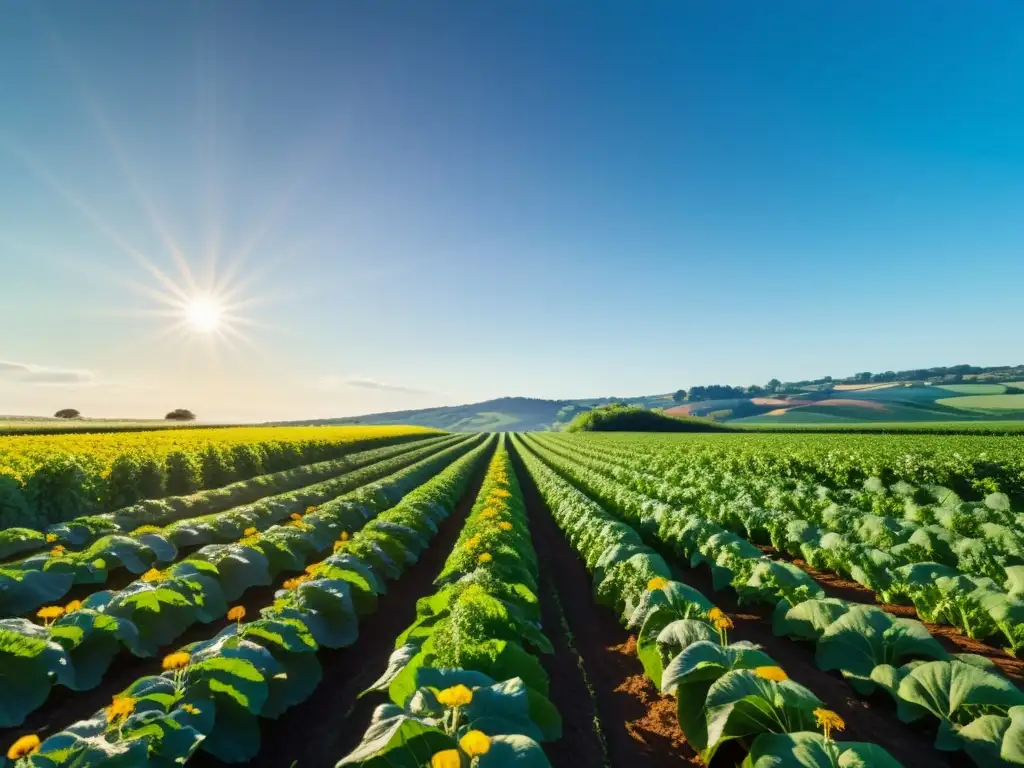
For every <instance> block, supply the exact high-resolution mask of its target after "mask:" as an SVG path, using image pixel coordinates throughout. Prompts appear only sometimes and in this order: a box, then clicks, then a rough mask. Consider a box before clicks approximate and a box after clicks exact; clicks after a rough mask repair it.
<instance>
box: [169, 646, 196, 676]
mask: <svg viewBox="0 0 1024 768" xmlns="http://www.w3.org/2000/svg"><path fill="white" fill-rule="evenodd" d="M191 660H192V657H191V656H190V655H189V654H188V653H186V652H185V651H176V652H175V653H171V654H168V655H167V656H164V663H163V667H164V669H165V670H167V671H168V672H170V671H177V670H179V669H184V668H185V667H187V666H188V663H189V661H191Z"/></svg>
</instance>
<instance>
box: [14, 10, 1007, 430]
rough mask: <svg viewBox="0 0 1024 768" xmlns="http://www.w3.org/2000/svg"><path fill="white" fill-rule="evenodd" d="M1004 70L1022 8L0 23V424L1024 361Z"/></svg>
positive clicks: (575, 393)
mask: <svg viewBox="0 0 1024 768" xmlns="http://www.w3.org/2000/svg"><path fill="white" fill-rule="evenodd" d="M1022 73H1024V4H1022V3H1020V2H1018V1H1017V0H1008V1H1007V2H1001V3H997V2H974V3H963V2H952V1H951V0H938V1H936V0H920V1H918V2H909V1H907V2H893V0H864V1H863V2H856V3H849V2H822V0H807V1H806V2H787V1H785V0H782V1H781V2H761V1H760V0H758V1H757V2H754V1H753V0H751V1H750V2H722V3H719V2H697V1H696V0H694V1H690V0H664V1H658V0H649V1H645V2H642V3H629V2H622V1H621V0H620V1H617V2H600V1H595V0H586V2H583V1H582V0H581V1H578V2H560V3H553V2H548V1H544V2H542V1H541V0H515V1H514V2H512V1H511V0H499V1H497V2H480V1H479V0H460V1H459V2H454V1H452V2H444V1H442V2H436V1H431V2H423V0H408V1H407V2H391V1H388V0H379V1H376V2H362V1H360V2H355V1H352V2H349V1H348V0H336V1H334V2H312V1H306V2H288V3H284V2H253V1H252V0H249V1H247V2H244V3H243V2H227V1H224V2H171V1H170V0H167V1H162V0H161V1H160V2H133V1H130V0H120V1H118V2H111V1H109V0H89V2H78V3H76V2H59V3H58V2H52V3H47V2H41V1H40V0H31V1H30V0H17V1H12V0H0V329H3V330H2V333H0V413H7V414H12V413H13V414H50V413H52V412H53V411H55V410H56V409H57V408H60V407H76V408H79V409H80V410H82V411H83V412H84V413H86V414H87V415H95V416H161V415H162V414H163V413H164V412H166V411H167V410H169V409H171V408H175V407H187V408H191V409H193V410H194V411H196V412H197V413H198V414H199V415H200V417H201V418H206V419H217V420H241V419H244V420H264V419H276V418H293V417H294V418H301V417H317V416H336V415H348V414H356V413H362V412H367V411H377V410H393V409H399V408H418V407H427V406H431V405H440V404H455V403H460V402H471V401H475V400H483V399H487V398H490V397H495V396H501V395H528V396H535V397H566V398H570V397H589V396H598V395H620V396H626V395H639V394H649V393H654V392H664V391H670V390H674V389H676V388H678V387H680V386H691V385H694V384H711V383H723V384H750V383H755V382H756V383H763V382H765V381H767V380H768V379H770V378H772V377H778V378H780V379H797V378H803V377H815V376H821V375H825V374H830V375H833V376H842V375H848V374H851V373H854V372H856V371H860V370H873V371H877V370H886V369H897V368H910V367H918V366H930V365H952V364H956V363H963V362H970V363H973V364H981V365H995V364H1004V363H1020V362H1022V358H1024V354H1022V352H1024V342H1022V339H1024V334H1022V333H1021V332H1020V328H1021V323H1022V321H1021V308H1022V306H1024V248H1022V246H1024V76H1022ZM197 301H198V303H196V302H197ZM217 305H223V306H220V309H218V306H217ZM228 305H230V306H228ZM218 320H219V322H218ZM210 326H216V328H215V329H214V331H213V332H209V331H208V330H206V329H208V328H209V327H210Z"/></svg>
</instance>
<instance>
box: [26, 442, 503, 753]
mask: <svg viewBox="0 0 1024 768" xmlns="http://www.w3.org/2000/svg"><path fill="white" fill-rule="evenodd" d="M471 444H472V445H475V446H476V447H475V448H473V449H472V450H470V451H469V452H468V453H466V452H465V449H466V448H469V447H470V445H471ZM460 448H461V450H460V452H461V453H462V454H463V455H462V456H461V458H458V459H456V460H455V461H454V462H450V459H451V458H452V457H451V456H450V457H449V464H448V466H447V468H446V469H444V470H443V471H440V472H439V473H438V472H437V470H438V469H439V467H438V466H434V467H432V468H431V472H430V473H429V474H430V475H431V477H430V479H428V480H426V481H425V482H422V481H423V480H424V479H425V475H419V476H418V481H419V482H420V484H419V487H417V488H415V490H411V492H409V491H410V489H409V487H403V488H398V487H394V488H392V489H391V491H392V492H395V493H399V492H400V493H402V494H405V495H404V496H403V498H402V499H401V500H400V501H398V502H397V503H394V501H393V502H392V504H391V505H389V506H391V508H390V509H389V510H388V511H385V512H383V513H382V514H380V515H378V516H376V517H375V518H374V519H372V520H370V521H369V522H368V523H366V525H365V526H363V527H361V528H360V529H359V530H357V531H356V532H355V533H350V528H358V527H359V526H360V525H361V522H360V521H358V520H354V519H352V518H351V517H350V516H349V515H348V514H347V512H351V511H352V509H351V508H348V509H347V510H346V511H345V512H343V511H342V510H341V509H340V508H339V509H336V510H334V512H331V513H327V512H320V511H318V512H316V513H310V514H308V515H305V516H304V518H303V520H301V521H297V522H300V523H301V525H298V526H290V527H289V528H287V529H286V532H287V536H288V538H289V539H290V544H291V547H292V549H293V550H294V551H295V552H296V553H297V560H299V561H304V560H305V559H306V558H304V557H302V556H301V555H298V553H299V552H300V551H301V552H309V553H313V552H318V551H321V550H324V549H331V550H332V554H330V555H329V556H327V557H326V558H324V559H322V560H320V561H319V562H316V563H313V564H311V565H308V566H307V567H306V568H305V572H304V573H302V574H301V575H300V576H297V577H293V578H290V579H287V580H286V581H285V582H284V584H283V585H282V588H281V589H279V590H278V591H277V592H276V593H275V596H274V600H273V602H272V604H270V605H268V606H265V607H264V608H262V609H261V611H260V613H261V615H260V617H259V618H256V619H254V620H250V621H245V619H246V615H245V610H244V608H242V607H240V606H236V607H235V608H232V609H230V610H228V611H227V616H228V618H229V619H231V620H232V621H233V622H234V623H232V624H230V625H229V626H228V627H227V628H225V629H224V630H223V631H221V632H220V633H219V634H218V635H217V636H216V637H214V638H212V639H209V640H205V641H201V642H196V643H191V644H189V645H186V646H184V647H183V648H181V649H179V650H177V651H175V652H174V653H171V654H169V655H167V656H165V657H164V659H163V663H162V667H163V671H162V673H160V674H154V675H147V676H144V677H141V678H139V679H138V680H136V681H135V682H134V683H132V684H131V685H129V686H128V687H127V688H126V689H125V690H124V691H122V692H120V693H119V694H117V695H115V696H114V697H113V700H112V702H111V704H110V705H109V706H108V707H105V708H103V709H101V710H99V711H98V712H96V714H95V715H94V716H92V717H91V718H89V719H87V720H83V721H81V722H78V723H75V724H74V725H72V726H70V727H68V728H66V729H65V730H63V731H61V732H59V733H56V734H54V735H53V736H51V737H49V738H47V739H46V740H45V741H42V743H41V744H40V743H39V740H38V738H37V737H35V736H33V735H31V734H30V735H28V736H25V737H23V738H22V739H21V740H19V742H18V743H16V745H15V746H14V747H12V750H11V752H10V753H9V755H8V756H9V758H11V759H15V760H16V764H17V766H19V768H29V767H30V766H32V767H34V768H43V767H45V768H55V767H56V766H72V765H73V766H76V768H90V767H91V766H104V767H106V766H135V765H139V764H146V765H151V766H163V765H166V766H170V765H175V764H180V763H183V762H185V761H186V760H187V759H188V758H189V757H190V756H191V755H192V754H194V753H195V751H196V750H197V749H202V750H204V751H206V752H208V753H210V754H211V755H213V756H215V757H216V758H218V759H220V760H222V761H224V762H239V763H240V762H246V761H248V760H251V759H252V758H253V757H254V756H255V755H256V754H257V753H258V751H259V744H260V736H259V724H258V718H261V717H263V718H276V717H278V716H279V715H280V714H281V713H282V712H284V711H285V710H286V709H288V708H289V707H292V706H295V705H296V704H298V703H300V702H302V701H304V700H305V699H307V698H308V697H309V696H310V695H311V694H312V692H313V691H314V690H315V689H316V687H317V685H319V683H320V681H321V678H322V668H321V666H320V664H319V661H318V659H317V655H316V652H317V651H318V650H319V649H320V648H341V647H345V646H348V645H351V644H352V643H353V642H355V640H356V638H357V637H358V626H359V617H360V616H365V615H367V614H369V613H372V612H373V611H375V610H376V609H377V603H378V597H379V596H381V595H383V594H384V593H385V591H386V583H387V582H388V581H389V580H393V579H396V578H398V577H400V576H401V574H402V573H403V572H404V570H405V569H406V568H407V567H408V566H409V565H411V564H412V563H415V562H416V561H417V559H418V558H419V556H420V554H421V553H422V552H423V551H424V550H425V549H426V548H427V547H428V546H429V542H430V539H431V538H432V537H433V536H434V534H435V533H436V532H437V530H438V525H439V523H440V522H441V521H442V520H444V519H445V518H446V517H447V516H448V515H449V514H451V512H452V510H453V509H454V507H455V504H456V503H457V501H458V499H459V498H460V497H461V496H462V495H463V494H464V492H465V490H466V488H467V487H468V485H469V482H470V480H471V479H472V477H473V475H474V474H475V473H476V471H477V469H478V468H479V467H480V465H481V463H482V462H483V460H484V459H485V458H486V455H487V453H488V452H489V451H490V449H491V441H485V442H483V443H481V442H480V441H478V440H473V441H472V442H471V443H463V444H461V446H460ZM360 517H361V515H360ZM270 536H271V533H270V532H268V533H267V534H265V535H264V536H262V537H259V539H260V541H255V542H250V543H248V544H246V545H240V546H244V547H245V548H246V549H249V550H250V551H257V550H258V549H259V548H260V547H261V546H262V543H263V541H264V540H266V539H267V538H268V537H270ZM332 542H333V543H332ZM300 564H301V563H296V565H300ZM219 607H222V608H223V607H224V606H219ZM222 615H223V613H222ZM19 745H20V746H19ZM16 747H17V748H16Z"/></svg>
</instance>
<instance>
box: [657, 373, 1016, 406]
mask: <svg viewBox="0 0 1024 768" xmlns="http://www.w3.org/2000/svg"><path fill="white" fill-rule="evenodd" d="M968 375H972V376H981V375H985V378H986V379H988V380H991V381H998V380H1000V379H1002V380H1005V381H1012V380H1014V379H1015V378H1016V377H1018V376H1022V375H1024V366H1019V365H1018V366H1012V365H1000V366H978V365H950V366H939V367H935V368H910V369H908V370H905V371H883V372H881V373H872V372H871V371H861V372H860V373H857V374H854V375H853V376H848V377H847V378H845V379H835V378H833V377H832V376H823V377H821V378H820V379H805V380H803V381H787V382H782V381H779V380H778V379H772V380H771V381H769V382H768V383H767V384H765V385H764V386H761V385H759V384H751V385H750V386H748V387H732V386H728V385H723V384H712V385H709V386H703V387H691V388H690V390H689V391H687V390H685V389H679V390H676V392H675V393H673V395H672V400H673V401H674V402H676V403H684V402H689V403H698V402H702V401H707V400H730V399H733V398H739V397H763V396H765V395H775V394H788V393H793V392H799V391H802V390H806V389H807V388H809V387H816V388H817V389H818V390H820V391H825V392H828V391H831V390H832V389H834V388H835V386H836V384H887V383H890V382H898V381H904V382H914V381H919V382H923V381H941V382H946V383H955V382H958V381H962V380H963V377H964V376H968Z"/></svg>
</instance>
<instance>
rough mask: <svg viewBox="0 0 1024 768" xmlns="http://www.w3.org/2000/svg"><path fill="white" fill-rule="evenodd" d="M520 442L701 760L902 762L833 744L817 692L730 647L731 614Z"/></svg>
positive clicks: (741, 646) (831, 717) (759, 655)
mask: <svg viewBox="0 0 1024 768" xmlns="http://www.w3.org/2000/svg"><path fill="white" fill-rule="evenodd" d="M518 448H519V451H520V455H521V457H522V459H523V462H524V464H525V465H526V467H527V470H528V471H529V472H530V474H531V476H532V477H533V479H534V481H535V482H536V484H537V487H538V489H539V491H540V493H541V496H542V497H543V498H544V500H545V502H546V504H547V506H548V508H549V509H550V510H551V512H552V515H553V516H554V518H555V522H556V524H557V525H558V527H559V528H561V529H562V531H563V532H564V534H565V536H566V538H567V539H568V541H569V543H570V544H571V546H572V547H573V549H575V550H576V552H577V553H578V554H579V556H580V558H581V559H582V560H583V561H584V563H585V564H586V567H587V569H588V570H589V571H590V572H591V573H592V575H593V579H594V596H595V599H596V600H597V601H598V602H599V603H601V604H603V605H605V606H607V607H609V608H611V609H612V610H614V611H615V612H616V614H617V615H618V616H619V617H620V621H621V623H622V624H623V625H624V626H626V627H627V628H629V629H631V630H635V631H637V633H638V634H637V655H638V656H639V658H640V661H641V662H642V664H643V666H644V671H645V673H646V674H647V676H648V677H649V678H650V679H651V680H652V682H654V684H655V685H657V686H658V687H659V688H660V689H661V690H662V692H663V693H666V694H672V695H674V696H675V697H676V704H677V716H678V719H679V725H680V728H681V729H682V731H683V734H684V735H685V737H686V740H687V742H688V743H689V745H690V746H691V747H692V748H693V749H694V750H696V751H697V752H698V754H699V756H700V758H701V759H702V760H703V761H705V762H710V761H711V759H712V757H713V756H714V755H715V753H716V752H717V751H718V750H719V749H720V748H722V746H723V745H725V744H726V743H728V742H730V741H734V740H740V739H742V740H744V742H748V743H749V752H748V754H747V758H746V761H745V762H744V765H745V766H754V767H755V768H761V767H762V766H776V765H800V766H808V767H811V766H815V767H818V766H820V767H821V768H825V767H826V766H829V767H831V766H835V765H871V766H878V767H879V768H885V767H886V766H898V765H899V763H898V762H897V761H896V760H895V759H894V758H893V757H892V756H891V755H889V754H888V753H887V752H886V751H885V750H883V749H881V748H880V747H878V746H877V745H874V744H868V743H863V742H837V741H835V740H834V739H833V738H832V736H833V733H834V732H835V731H839V730H841V729H842V728H844V726H845V724H844V723H843V721H842V719H841V718H839V716H838V715H836V714H835V713H834V712H832V711H831V710H828V709H826V708H825V705H824V703H823V702H822V701H821V700H820V699H819V698H818V697H817V696H816V695H815V694H814V693H813V692H812V691H811V690H809V689H808V688H806V687H805V686H803V685H800V684H799V683H796V682H795V681H793V680H790V679H789V676H788V675H787V673H786V672H785V670H784V669H782V668H781V667H780V666H779V665H778V664H777V663H776V662H775V661H774V660H773V659H772V658H771V657H770V656H769V655H768V654H767V653H765V652H764V651H763V650H761V649H760V648H759V647H757V646H755V645H752V644H750V643H747V642H743V641H740V642H731V643H730V642H729V640H728V631H729V629H731V628H732V620H731V619H730V618H729V616H727V615H726V614H725V613H724V612H723V611H721V610H720V609H718V608H716V607H715V606H714V605H713V604H712V603H711V602H710V601H709V600H708V599H707V598H706V597H705V596H704V595H702V594H701V593H700V592H698V591H697V590H695V589H693V588H692V587H690V586H688V585H686V584H683V583H681V582H678V581H674V580H673V579H672V573H671V569H670V568H669V566H668V564H667V563H666V562H665V560H664V559H663V558H662V557H661V556H660V555H659V554H657V553H656V552H655V551H654V550H652V549H651V548H650V547H648V546H647V545H646V544H645V543H644V542H643V540H642V539H641V537H640V535H639V534H638V533H637V532H636V530H634V529H633V528H631V527H630V526H629V525H627V524H625V523H623V522H622V521H620V520H618V519H616V518H615V517H613V516H612V515H610V514H609V513H607V512H606V511H605V510H604V509H602V507H601V506H600V505H598V504H597V503H596V502H594V501H593V500H592V499H590V498H589V497H588V496H587V495H586V494H584V493H583V492H582V491H580V490H579V489H578V488H576V487H575V486H573V485H572V484H570V483H569V482H567V481H566V480H565V479H563V478H562V477H561V476H560V475H559V474H558V473H557V472H555V471H554V470H553V469H552V468H551V467H549V466H548V465H547V464H545V463H544V462H543V461H542V460H541V459H540V457H539V456H537V455H536V454H534V453H533V452H532V451H531V450H530V449H529V448H528V447H525V446H524V444H523V443H522V442H520V443H519V444H518ZM818 729H820V730H821V731H822V733H818V732H817V730H818ZM787 760H789V762H787ZM797 760H798V761H799V762H796V761H797Z"/></svg>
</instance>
